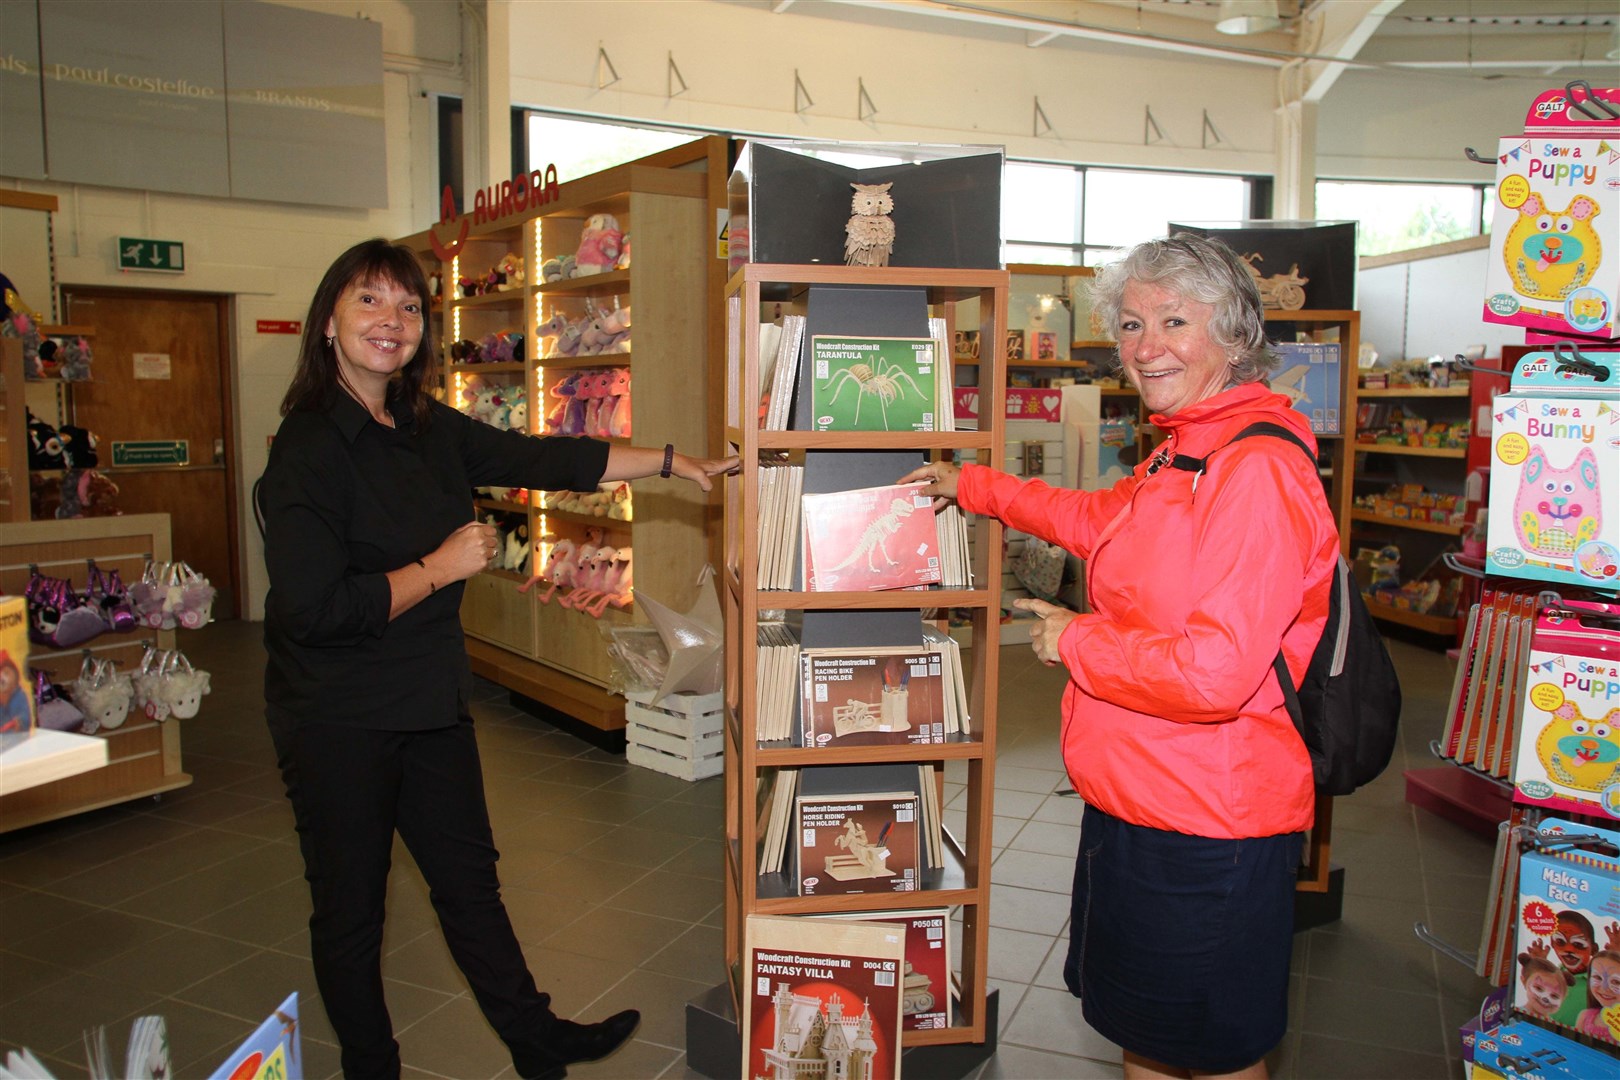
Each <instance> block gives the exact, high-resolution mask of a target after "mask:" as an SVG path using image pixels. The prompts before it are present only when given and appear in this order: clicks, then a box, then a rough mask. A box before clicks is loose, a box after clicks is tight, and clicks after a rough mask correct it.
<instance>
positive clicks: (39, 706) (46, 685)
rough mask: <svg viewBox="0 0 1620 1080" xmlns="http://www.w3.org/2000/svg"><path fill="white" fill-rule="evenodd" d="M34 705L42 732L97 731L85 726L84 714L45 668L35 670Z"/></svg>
mask: <svg viewBox="0 0 1620 1080" xmlns="http://www.w3.org/2000/svg"><path fill="white" fill-rule="evenodd" d="M34 704H35V713H34V715H35V718H36V722H37V723H38V726H39V727H40V729H41V730H44V731H86V732H94V731H95V729H94V728H92V727H88V726H87V725H86V724H85V718H84V713H82V712H80V711H79V709H78V707H77V706H75V705H74V704H73V702H71V701H69V700H68V699H67V696H66V695H65V694H63V693H62V691H60V690H59V689H57V687H56V684H55V683H53V682H51V677H50V676H49V675H47V674H46V673H45V669H44V668H35V669H34Z"/></svg>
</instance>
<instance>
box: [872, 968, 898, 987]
mask: <svg viewBox="0 0 1620 1080" xmlns="http://www.w3.org/2000/svg"><path fill="white" fill-rule="evenodd" d="M872 985H873V986H893V985H894V972H892V971H874V972H872Z"/></svg>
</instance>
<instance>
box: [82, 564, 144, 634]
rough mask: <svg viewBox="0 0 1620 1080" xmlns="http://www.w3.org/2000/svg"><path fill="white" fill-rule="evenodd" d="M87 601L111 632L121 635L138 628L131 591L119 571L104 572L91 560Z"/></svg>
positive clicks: (86, 591)
mask: <svg viewBox="0 0 1620 1080" xmlns="http://www.w3.org/2000/svg"><path fill="white" fill-rule="evenodd" d="M85 599H86V601H88V602H89V603H90V604H91V605H92V606H94V607H95V609H96V611H97V612H99V613H100V615H101V618H102V621H103V622H105V623H106V624H107V627H108V628H109V629H111V630H116V631H119V632H120V633H122V632H125V631H129V630H133V629H135V627H136V625H137V624H136V619H135V609H134V606H133V605H132V604H131V603H130V599H129V590H128V589H127V588H125V587H124V582H123V579H122V578H121V577H119V575H118V571H117V570H103V569H101V567H99V566H97V565H96V561H95V560H94V559H91V560H90V584H89V586H88V587H86V589H85Z"/></svg>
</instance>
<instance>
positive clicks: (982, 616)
mask: <svg viewBox="0 0 1620 1080" xmlns="http://www.w3.org/2000/svg"><path fill="white" fill-rule="evenodd" d="M1007 283H1008V279H1007V274H1006V273H1005V272H1002V271H994V270H926V269H895V268H887V269H867V268H845V267H828V266H816V265H805V266H781V265H758V264H756V265H749V266H745V267H743V268H742V269H741V270H739V271H738V272H737V273H736V274H735V275H733V277H732V279H731V281H730V283H729V285H728V287H727V293H726V295H727V303H728V305H729V307H728V326H727V333H728V335H729V337H728V348H727V355H728V356H729V357H731V358H732V362H731V363H730V364H728V368H727V385H726V406H725V408H726V413H725V431H726V438H727V440H728V441H730V442H731V443H732V444H733V445H734V446H735V447H737V449H738V450H739V452H740V453H741V456H742V461H743V468H742V471H741V473H740V474H739V475H738V476H735V477H730V478H728V479H727V480H726V483H725V494H726V501H725V530H724V559H723V563H724V571H723V573H722V589H721V591H722V596H723V601H722V602H723V605H724V609H725V614H726V647H725V655H726V675H725V762H726V816H725V820H726V926H725V940H726V946H725V947H726V964H727V969H728V971H729V972H730V975H731V987H730V992H731V998H732V1002H731V1003H732V1005H734V1006H739V1007H738V1008H737V1015H738V1016H740V1015H741V1014H742V1010H741V1008H740V1001H741V997H740V995H741V994H742V993H743V988H742V987H740V986H739V985H738V982H737V980H738V979H739V977H740V976H739V974H738V972H739V964H740V962H741V958H742V957H743V955H744V952H743V950H744V940H743V936H744V932H745V927H746V924H747V918H748V916H750V915H754V914H780V915H809V914H817V913H828V912H850V911H863V910H886V911H887V910H896V909H907V908H924V907H937V906H945V905H949V906H953V907H958V906H959V907H960V908H961V909H962V940H963V945H962V949H961V953H960V972H961V997H960V1001H959V1002H958V1007H957V1009H956V1010H955V1012H954V1014H953V1022H952V1024H951V1026H949V1027H945V1028H940V1029H934V1030H925V1031H907V1032H905V1033H904V1035H903V1039H902V1045H903V1046H904V1047H908V1048H909V1047H918V1046H944V1045H946V1044H968V1043H978V1044H983V1043H984V1042H985V1041H986V1039H987V1038H989V1039H990V1040H992V1041H993V1040H994V1037H995V1032H994V1030H993V1029H991V1028H990V1027H989V1026H988V1025H987V1016H986V1013H987V1007H986V977H987V974H988V955H989V943H990V918H989V901H990V872H989V869H990V855H991V846H990V845H991V826H992V821H993V814H992V797H993V793H994V790H995V777H994V773H995V750H996V716H995V710H996V694H997V688H998V679H999V655H998V653H999V650H998V646H999V641H1000V638H999V620H998V616H999V609H1000V581H1001V543H1000V539H1001V525H1000V523H999V522H998V521H996V520H995V519H993V518H984V519H980V520H979V521H978V522H977V523H976V527H977V528H978V529H979V530H981V532H980V533H979V535H980V537H981V538H982V539H983V541H984V542H982V543H979V544H977V545H976V548H975V553H974V556H973V570H974V575H975V580H976V581H978V582H981V583H984V584H983V587H980V588H975V589H953V590H929V591H922V592H911V591H891V592H877V593H851V592H778V591H770V592H761V591H760V590H759V588H758V584H757V577H756V570H757V566H758V557H759V520H758V519H759V509H760V506H759V478H760V468H759V464H758V462H759V456H760V452H761V451H773V450H775V451H788V452H790V453H791V452H796V451H800V450H805V449H814V450H827V449H883V450H916V451H925V452H928V453H930V454H934V455H939V454H943V453H945V452H947V451H958V452H960V453H965V454H968V455H971V456H972V457H974V458H976V459H977V460H978V461H980V462H987V463H991V462H993V460H994V458H995V457H996V456H997V455H999V454H1000V453H1001V447H1002V444H1003V441H1004V434H1003V431H1004V425H1003V420H1002V417H1003V404H1004V400H1005V398H1004V395H1005V380H1004V374H1005V372H1004V367H1003V364H1002V349H1001V342H1002V339H1003V336H1002V330H1003V328H1004V327H1005V326H1006V319H1007V288H1008V284H1007ZM812 285H866V286H909V287H915V288H921V289H925V290H926V291H927V299H928V304H929V309H930V313H931V314H932V315H935V316H943V317H944V318H945V319H946V320H947V325H948V326H950V327H951V328H952V329H954V328H955V326H957V325H958V323H957V316H958V314H959V313H960V311H959V305H964V306H971V307H973V308H975V309H976V311H975V313H974V314H973V316H972V318H973V320H974V323H973V325H975V326H977V328H978V329H979V332H980V338H981V341H983V342H986V343H990V347H989V355H988V356H987V357H981V361H980V363H979V365H978V366H977V368H976V370H975V372H974V374H975V375H976V377H977V382H976V385H977V387H978V389H979V393H980V400H981V402H984V403H986V409H985V411H984V412H983V414H982V416H981V420H980V426H979V429H978V430H977V431H962V432H938V433H903V432H879V433H870V432H838V433H814V432H808V431H761V430H759V429H758V428H757V427H756V426H755V424H754V422H753V421H754V417H755V405H756V403H757V402H758V401H759V397H760V384H759V372H760V357H759V324H760V320H761V311H762V305H765V304H770V305H772V306H774V305H775V304H776V303H777V302H782V303H784V306H786V305H787V304H792V303H795V302H797V301H798V300H800V299H801V298H802V296H801V294H802V292H803V291H804V290H805V289H806V288H808V287H809V286H812ZM969 302H971V303H969ZM945 607H955V608H963V609H969V610H971V612H972V622H971V634H972V639H971V662H970V664H969V670H968V671H967V673H966V674H967V680H968V702H969V712H970V715H971V718H972V719H971V726H970V731H971V734H969V735H967V736H965V737H963V738H961V739H959V740H958V741H955V742H950V743H946V744H942V745H931V746H930V745H905V746H880V747H856V748H848V749H829V748H819V749H818V748H814V747H810V748H797V747H782V746H780V745H772V746H769V747H765V746H761V745H760V744H759V743H758V742H757V741H756V740H755V739H754V738H753V732H754V730H755V727H754V722H755V717H754V702H755V700H756V698H755V694H756V678H755V654H756V646H755V640H756V637H755V635H756V628H757V626H758V624H759V622H760V616H761V612H762V611H765V610H826V611H837V610H842V611H850V610H878V609H888V610H915V611H917V613H918V615H919V617H920V616H921V615H922V614H923V613H924V612H925V611H928V610H931V609H936V608H945ZM945 761H962V762H965V763H966V772H967V815H966V832H965V835H964V836H962V837H961V838H960V840H957V839H954V838H951V837H949V836H947V838H946V842H945V848H946V860H945V862H946V865H945V866H944V867H943V868H942V869H939V870H937V871H935V872H933V873H931V874H930V875H929V876H928V877H926V878H925V879H924V882H923V888H922V889H921V890H919V891H916V892H907V893H864V894H858V895H842V896H797V895H795V894H794V885H793V882H792V881H790V880H787V879H786V878H784V877H783V876H782V875H778V874H767V875H761V874H760V873H759V870H758V844H759V840H760V836H759V830H758V822H757V821H756V819H755V798H756V796H755V792H756V789H757V787H758V785H759V784H760V782H761V780H762V776H763V775H764V774H766V772H767V770H770V769H773V768H781V767H808V766H817V765H834V764H853V763H868V762H917V763H933V764H934V775H935V782H936V784H942V782H943V771H942V766H943V763H944V762H945Z"/></svg>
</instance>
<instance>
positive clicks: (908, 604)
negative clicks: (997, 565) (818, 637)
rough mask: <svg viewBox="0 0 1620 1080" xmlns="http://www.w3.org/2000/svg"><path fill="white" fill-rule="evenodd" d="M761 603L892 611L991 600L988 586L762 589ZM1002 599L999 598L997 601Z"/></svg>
mask: <svg viewBox="0 0 1620 1080" xmlns="http://www.w3.org/2000/svg"><path fill="white" fill-rule="evenodd" d="M758 595H759V602H760V606H761V607H764V608H780V609H782V610H784V611H893V610H898V609H906V608H916V609H917V610H919V611H921V610H923V609H925V608H942V607H959V608H982V607H989V606H990V604H991V600H992V597H991V594H990V592H989V591H988V590H985V589H926V590H918V591H915V592H913V591H910V590H907V589H887V590H885V591H883V592H777V591H774V590H768V589H761V590H760V592H759V594H758ZM997 602H998V603H999V601H997Z"/></svg>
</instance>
